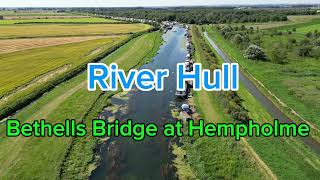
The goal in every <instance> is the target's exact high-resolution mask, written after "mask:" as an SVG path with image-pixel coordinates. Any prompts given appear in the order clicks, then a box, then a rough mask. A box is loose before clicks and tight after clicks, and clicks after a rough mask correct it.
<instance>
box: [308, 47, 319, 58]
mask: <svg viewBox="0 0 320 180" xmlns="http://www.w3.org/2000/svg"><path fill="white" fill-rule="evenodd" d="M310 55H311V56H312V57H314V58H316V59H320V46H316V47H314V48H312V50H311V52H310Z"/></svg>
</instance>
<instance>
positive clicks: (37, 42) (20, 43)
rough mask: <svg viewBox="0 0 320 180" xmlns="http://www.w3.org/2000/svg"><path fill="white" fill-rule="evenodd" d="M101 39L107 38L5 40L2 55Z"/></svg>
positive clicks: (1, 49) (0, 45)
mask: <svg viewBox="0 0 320 180" xmlns="http://www.w3.org/2000/svg"><path fill="white" fill-rule="evenodd" d="M108 37H112V36H108ZM101 38H106V36H79V37H52V38H25V39H5V40H0V54H4V53H11V52H16V51H23V50H27V49H33V48H40V47H49V46H56V45H62V44H68V43H76V42H82V41H88V40H94V39H101Z"/></svg>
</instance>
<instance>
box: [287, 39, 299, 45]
mask: <svg viewBox="0 0 320 180" xmlns="http://www.w3.org/2000/svg"><path fill="white" fill-rule="evenodd" d="M288 42H289V43H290V44H295V43H296V42H297V40H296V39H294V38H290V39H289V40H288Z"/></svg>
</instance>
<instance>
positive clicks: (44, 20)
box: [0, 16, 120, 25]
mask: <svg viewBox="0 0 320 180" xmlns="http://www.w3.org/2000/svg"><path fill="white" fill-rule="evenodd" d="M22 17H26V18H29V17H34V16H22ZM59 17H63V16H59ZM64 17H65V18H56V16H51V18H47V16H42V18H40V19H35V18H33V19H32V18H30V19H25V18H23V19H7V20H1V21H0V25H8V24H31V23H42V24H43V23H81V24H86V23H93V24H94V23H117V22H120V21H117V20H113V19H105V18H93V17H82V18H80V17H79V18H72V17H70V16H64Z"/></svg>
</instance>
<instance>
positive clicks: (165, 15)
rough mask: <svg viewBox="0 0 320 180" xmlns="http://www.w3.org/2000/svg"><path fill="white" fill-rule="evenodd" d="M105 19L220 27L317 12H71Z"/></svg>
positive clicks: (294, 10)
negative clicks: (120, 18) (111, 17)
mask: <svg viewBox="0 0 320 180" xmlns="http://www.w3.org/2000/svg"><path fill="white" fill-rule="evenodd" d="M73 11H78V12H79V11H80V12H85V13H93V14H99V15H105V16H115V17H130V18H139V19H150V20H155V21H158V22H161V21H178V22H181V23H188V24H221V23H245V22H269V21H286V20H287V16H288V15H313V14H316V10H312V9H307V8H288V9H277V8H269V9H233V8H232V9H231V8H229V9H228V8H225V9H221V8H213V7H206V8H204V7H194V8H186V7H181V8H94V9H93V8H81V9H73Z"/></svg>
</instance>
